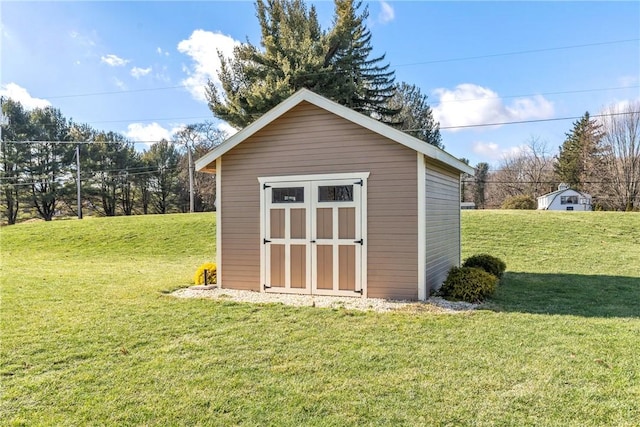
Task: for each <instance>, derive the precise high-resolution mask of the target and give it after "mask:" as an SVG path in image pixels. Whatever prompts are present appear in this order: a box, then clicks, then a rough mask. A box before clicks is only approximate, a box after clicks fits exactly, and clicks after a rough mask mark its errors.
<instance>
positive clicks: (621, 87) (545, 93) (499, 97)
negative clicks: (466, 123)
mask: <svg viewBox="0 0 640 427" xmlns="http://www.w3.org/2000/svg"><path fill="white" fill-rule="evenodd" d="M638 87H640V85H633V86H618V87H606V88H599V89H577V90H564V91H558V92H540V93H528V94H524V95H504V96H493V97H485V98H465V99H451V100H448V101H440V104H448V103H450V102H469V101H484V100H485V99H507V98H522V97H525V96H536V95H565V94H569V93H586V92H602V91H606V90H621V89H635V88H638Z"/></svg>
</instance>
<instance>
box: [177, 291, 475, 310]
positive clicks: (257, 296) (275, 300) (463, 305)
mask: <svg viewBox="0 0 640 427" xmlns="http://www.w3.org/2000/svg"><path fill="white" fill-rule="evenodd" d="M171 295H172V296H174V297H177V298H207V299H218V300H225V301H235V302H248V303H254V304H284V305H290V306H298V307H321V308H332V309H340V308H343V309H348V310H361V311H376V312H390V311H429V312H434V313H464V312H468V311H471V310H475V309H477V308H478V307H479V305H478V304H470V303H467V302H454V301H447V300H445V299H443V298H440V297H431V298H429V299H428V300H427V301H426V302H417V301H395V300H387V299H380V298H358V297H354V298H350V297H335V296H319V295H296V294H275V293H266V292H254V291H241V290H237V289H226V288H224V289H220V288H216V287H202V286H193V287H190V288H182V289H178V290H176V291H174V292H172V293H171Z"/></svg>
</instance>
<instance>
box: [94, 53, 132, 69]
mask: <svg viewBox="0 0 640 427" xmlns="http://www.w3.org/2000/svg"><path fill="white" fill-rule="evenodd" d="M100 61H102V62H103V63H105V64H107V65H109V66H111V67H122V66H123V65H126V64H127V63H128V62H129V60H128V59H123V58H120V57H119V56H118V55H114V54H109V55H103V56H101V57H100Z"/></svg>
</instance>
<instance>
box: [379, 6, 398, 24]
mask: <svg viewBox="0 0 640 427" xmlns="http://www.w3.org/2000/svg"><path fill="white" fill-rule="evenodd" d="M395 17H396V13H395V11H394V10H393V7H391V5H390V4H389V3H387V2H386V1H384V0H381V1H380V13H379V14H378V21H379V22H381V23H382V24H386V23H387V22H391V21H393V19H394V18H395Z"/></svg>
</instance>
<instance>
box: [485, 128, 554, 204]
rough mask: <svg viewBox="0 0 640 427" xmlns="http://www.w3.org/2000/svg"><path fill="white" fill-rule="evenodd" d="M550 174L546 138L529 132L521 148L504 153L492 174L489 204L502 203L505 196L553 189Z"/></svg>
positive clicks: (551, 170) (534, 193)
mask: <svg viewBox="0 0 640 427" xmlns="http://www.w3.org/2000/svg"><path fill="white" fill-rule="evenodd" d="M553 176H554V172H553V156H552V155H551V153H550V151H549V148H548V144H547V142H546V141H542V140H540V138H538V137H533V136H532V137H531V138H529V140H528V141H527V144H526V146H525V147H524V149H523V150H522V151H520V152H519V153H518V154H516V155H511V156H507V157H505V158H504V159H503V160H502V162H501V164H500V166H499V168H498V170H497V171H496V172H495V173H493V174H492V176H491V181H492V182H493V183H494V185H493V194H492V198H493V199H494V200H493V203H492V204H495V203H496V202H498V204H501V203H502V201H504V199H506V198H508V197H513V196H519V195H523V194H524V195H527V196H531V197H533V198H536V197H538V196H541V195H542V194H545V193H547V192H549V191H552V190H554V189H555V188H554V187H555V181H554V178H553Z"/></svg>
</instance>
